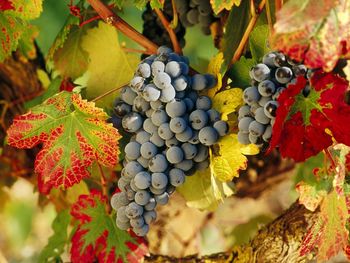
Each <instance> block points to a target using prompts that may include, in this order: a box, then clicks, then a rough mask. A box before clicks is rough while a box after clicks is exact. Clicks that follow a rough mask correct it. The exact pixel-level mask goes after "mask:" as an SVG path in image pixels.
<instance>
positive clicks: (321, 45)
mask: <svg viewBox="0 0 350 263" xmlns="http://www.w3.org/2000/svg"><path fill="white" fill-rule="evenodd" d="M349 11H350V2H349V1H346V0H340V1H332V0H321V2H320V1H316V0H306V1H305V0H292V1H288V2H287V3H286V4H285V5H284V6H283V8H282V9H281V11H280V12H279V13H278V14H277V22H276V24H275V26H274V29H275V30H274V36H273V38H272V46H273V47H274V48H275V49H279V50H281V51H283V52H284V53H286V54H288V55H289V56H290V57H291V58H293V59H296V60H298V61H304V64H305V65H307V66H308V67H310V68H323V69H324V70H325V71H331V70H332V69H333V68H334V66H335V65H336V63H337V61H338V59H339V57H341V56H343V55H346V54H349V50H350V48H349V47H350V43H349V39H350V32H349V30H348V28H349V26H350V12H349Z"/></svg>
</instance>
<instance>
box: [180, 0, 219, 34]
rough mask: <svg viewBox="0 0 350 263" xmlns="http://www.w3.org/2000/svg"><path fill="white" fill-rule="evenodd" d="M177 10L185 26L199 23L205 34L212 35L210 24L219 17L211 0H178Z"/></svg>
mask: <svg viewBox="0 0 350 263" xmlns="http://www.w3.org/2000/svg"><path fill="white" fill-rule="evenodd" d="M175 5H176V10H177V12H178V13H179V17H180V21H181V23H182V24H183V25H184V26H185V27H191V26H194V25H197V24H199V25H200V27H201V30H202V32H203V34H205V35H210V25H211V24H212V23H213V22H215V21H216V20H218V19H219V18H218V17H216V16H214V12H213V9H212V7H211V4H210V0H190V1H186V0H176V1H175Z"/></svg>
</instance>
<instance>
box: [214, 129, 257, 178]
mask: <svg viewBox="0 0 350 263" xmlns="http://www.w3.org/2000/svg"><path fill="white" fill-rule="evenodd" d="M214 147H215V148H214V149H215V150H214V152H213V153H212V156H211V162H210V167H211V169H212V171H213V174H214V176H215V177H216V178H217V179H219V180H220V181H222V182H229V181H231V180H232V179H233V178H234V177H236V176H238V175H239V174H238V172H239V170H244V169H246V168H247V157H246V156H245V155H243V153H242V151H243V152H245V153H246V152H248V151H247V149H248V147H247V146H245V145H242V144H240V143H239V142H238V139H237V135H236V134H230V135H226V136H224V137H222V138H221V139H220V141H219V142H218V143H217V144H216V145H215V146H214ZM249 149H250V150H251V151H250V152H251V153H255V152H256V151H255V150H257V152H256V153H258V149H257V148H256V149H255V148H254V146H249Z"/></svg>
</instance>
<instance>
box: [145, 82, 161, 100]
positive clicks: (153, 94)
mask: <svg viewBox="0 0 350 263" xmlns="http://www.w3.org/2000/svg"><path fill="white" fill-rule="evenodd" d="M142 96H143V98H144V99H145V100H146V101H157V100H158V99H159V97H160V90H159V89H157V87H156V86H155V85H154V84H147V85H146V86H145V88H144V90H143V91H142Z"/></svg>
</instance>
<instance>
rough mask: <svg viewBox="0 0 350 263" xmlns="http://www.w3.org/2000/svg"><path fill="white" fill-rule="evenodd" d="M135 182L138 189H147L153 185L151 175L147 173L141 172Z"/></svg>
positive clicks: (136, 176)
mask: <svg viewBox="0 0 350 263" xmlns="http://www.w3.org/2000/svg"><path fill="white" fill-rule="evenodd" d="M134 182H135V185H136V187H137V188H139V189H141V190H143V189H147V188H148V187H149V186H150V185H151V175H150V174H149V173H148V172H146V171H142V172H139V173H137V174H136V175H135V178H134Z"/></svg>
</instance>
